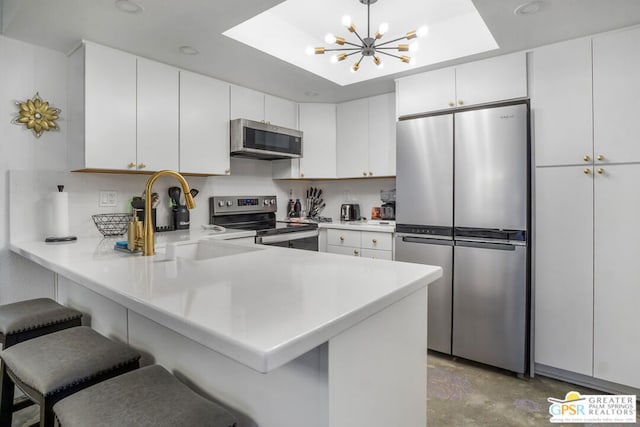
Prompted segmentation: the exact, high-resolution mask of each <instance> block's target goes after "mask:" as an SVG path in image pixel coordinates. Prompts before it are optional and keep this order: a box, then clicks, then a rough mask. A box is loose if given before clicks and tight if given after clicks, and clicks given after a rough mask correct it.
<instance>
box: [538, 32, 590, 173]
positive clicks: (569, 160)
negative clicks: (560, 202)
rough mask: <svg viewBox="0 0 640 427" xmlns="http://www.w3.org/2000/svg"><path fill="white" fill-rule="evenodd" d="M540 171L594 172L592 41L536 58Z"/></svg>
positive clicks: (557, 47) (546, 51)
mask: <svg viewBox="0 0 640 427" xmlns="http://www.w3.org/2000/svg"><path fill="white" fill-rule="evenodd" d="M532 74H533V75H532V87H533V89H532V91H533V93H532V97H531V106H532V110H533V117H534V120H533V123H534V137H535V148H536V149H535V163H536V166H550V165H579V164H585V165H587V166H590V164H591V163H592V159H593V120H592V114H593V110H592V91H591V86H592V76H591V39H589V38H584V39H577V40H571V41H568V42H564V43H558V44H554V45H550V46H545V47H542V48H540V49H536V50H535V51H534V52H533V66H532Z"/></svg>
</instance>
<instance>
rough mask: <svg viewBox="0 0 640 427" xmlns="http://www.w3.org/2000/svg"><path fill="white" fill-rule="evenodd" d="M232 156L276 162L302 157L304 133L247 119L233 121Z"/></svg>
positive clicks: (231, 128)
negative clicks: (277, 160)
mask: <svg viewBox="0 0 640 427" xmlns="http://www.w3.org/2000/svg"><path fill="white" fill-rule="evenodd" d="M230 126H231V127H230V130H231V155H232V156H235V157H250V158H254V159H265V160H276V159H296V158H299V157H302V131H299V130H295V129H288V128H284V127H280V126H275V125H272V124H270V123H263V122H256V121H253V120H247V119H235V120H231V125H230Z"/></svg>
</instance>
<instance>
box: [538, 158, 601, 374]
mask: <svg viewBox="0 0 640 427" xmlns="http://www.w3.org/2000/svg"><path fill="white" fill-rule="evenodd" d="M585 169H588V170H589V172H590V173H589V174H585V173H584V170H585ZM591 171H592V169H591V168H585V167H583V166H569V167H539V168H536V171H535V173H536V176H535V182H536V208H535V209H536V211H535V217H536V227H535V244H534V249H535V304H534V307H535V313H534V316H535V317H534V318H535V336H534V343H535V346H534V349H535V357H534V359H535V361H536V363H540V364H544V365H547V366H552V367H554V368H560V369H565V370H567V371H572V372H577V373H580V374H583V375H589V376H590V375H592V374H593V370H592V356H593V351H592V348H593V329H592V327H591V325H592V324H593V181H594V180H593V174H592V173H591Z"/></svg>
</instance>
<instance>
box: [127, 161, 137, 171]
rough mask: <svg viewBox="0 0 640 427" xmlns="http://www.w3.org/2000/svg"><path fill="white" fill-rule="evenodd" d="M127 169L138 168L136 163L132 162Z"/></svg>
mask: <svg viewBox="0 0 640 427" xmlns="http://www.w3.org/2000/svg"><path fill="white" fill-rule="evenodd" d="M127 167H128V168H129V169H133V168H135V167H136V164H135V163H133V162H131V163H129V164H128V165H127Z"/></svg>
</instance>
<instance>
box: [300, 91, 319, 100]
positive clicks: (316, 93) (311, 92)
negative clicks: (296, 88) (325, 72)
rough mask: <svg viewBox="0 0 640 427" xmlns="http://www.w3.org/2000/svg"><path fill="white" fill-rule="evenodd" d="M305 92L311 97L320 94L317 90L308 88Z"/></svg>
mask: <svg viewBox="0 0 640 427" xmlns="http://www.w3.org/2000/svg"><path fill="white" fill-rule="evenodd" d="M304 94H305V95H306V96H309V97H312V98H313V97H314V96H318V95H320V94H319V93H318V92H316V91H315V90H308V91H306V92H305V93H304Z"/></svg>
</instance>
